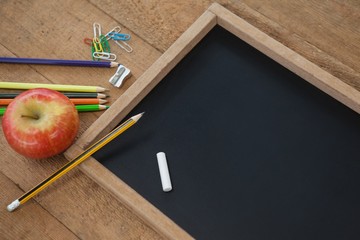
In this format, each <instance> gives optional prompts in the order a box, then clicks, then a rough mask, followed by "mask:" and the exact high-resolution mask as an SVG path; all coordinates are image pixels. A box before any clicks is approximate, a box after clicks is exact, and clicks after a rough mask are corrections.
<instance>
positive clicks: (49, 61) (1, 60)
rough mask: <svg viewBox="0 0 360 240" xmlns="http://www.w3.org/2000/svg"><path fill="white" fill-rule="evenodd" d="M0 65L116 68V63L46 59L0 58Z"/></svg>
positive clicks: (117, 64)
mask: <svg viewBox="0 0 360 240" xmlns="http://www.w3.org/2000/svg"><path fill="white" fill-rule="evenodd" d="M0 63H20V64H43V65H59V66H74V67H117V66H119V63H117V62H101V61H88V60H64V59H47V58H16V57H0Z"/></svg>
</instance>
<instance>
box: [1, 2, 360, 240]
mask: <svg viewBox="0 0 360 240" xmlns="http://www.w3.org/2000/svg"><path fill="white" fill-rule="evenodd" d="M212 2H218V3H220V4H222V5H223V6H225V7H227V8H228V9H230V10H231V11H232V12H233V13H235V14H236V15H238V16H240V17H242V18H244V19H245V20H246V21H248V22H249V23H251V24H252V25H254V26H255V27H257V28H259V29H260V30H262V31H263V32H265V33H267V34H268V35H270V36H271V37H273V38H274V39H276V40H278V41H279V42H281V43H283V44H284V45H286V46H287V47H289V48H290V49H292V50H294V51H295V52H297V53H299V54H300V55H302V56H304V57H305V58H306V59H308V60H310V61H311V62H313V63H315V64H316V65H317V66H319V67H321V68H322V69H324V70H326V71H328V72H329V73H331V74H332V75H334V76H336V77H337V78H339V79H340V80H342V81H343V82H345V83H347V84H349V85H351V86H354V87H355V88H357V89H358V90H360V61H359V60H360V59H359V56H360V54H359V51H360V50H359V49H360V47H359V44H360V41H359V40H360V37H359V36H360V33H359V24H358V22H359V20H360V19H359V12H360V11H359V8H360V4H359V2H358V1H356V0H347V1H340V0H335V1H315V0H311V1H304V0H302V1H290V0H275V1H271V0H266V1H263V0H243V1H237V0H217V1H213V0H200V1H189V0H182V1H175V2H174V1H170V0H163V1H161V2H159V1H154V0H140V1H134V0H130V1H114V0H105V1H100V0H91V1H85V0H80V1H70V0H64V1H55V0H50V1H42V0H34V1H20V0H14V1H8V0H4V1H1V8H0V15H1V21H0V28H1V32H0V55H1V56H18V57H48V58H67V59H90V50H89V48H88V46H86V45H84V44H83V42H82V40H83V38H84V37H91V36H92V34H93V33H92V24H93V23H94V22H99V23H101V25H102V26H103V29H104V31H106V30H108V29H111V28H112V27H114V26H116V25H121V26H122V27H123V30H122V32H126V33H130V34H131V36H132V39H131V42H130V44H131V46H132V47H133V48H134V52H133V53H132V54H127V53H125V52H123V51H121V50H120V49H118V47H117V46H116V45H114V44H113V43H111V47H112V50H113V52H114V53H116V54H117V55H118V60H119V62H121V63H123V64H124V65H125V66H127V67H128V68H130V69H131V71H132V74H133V76H132V77H131V78H130V79H128V80H127V81H126V82H125V85H124V86H123V87H122V88H121V89H117V88H113V87H112V86H111V85H109V83H108V79H109V78H110V77H111V76H112V75H113V73H114V71H113V70H109V69H94V68H69V67H50V66H35V65H29V66H26V65H22V66H18V65H10V64H2V65H0V73H1V74H0V81H23V82H33V81H34V82H44V83H49V82H53V83H62V84H67V83H71V84H86V85H102V86H104V87H108V88H110V92H109V93H110V94H111V98H110V99H109V100H110V103H111V104H112V103H114V102H115V101H116V99H118V98H119V97H121V96H123V95H124V93H125V92H126V90H127V89H129V88H130V87H131V86H132V85H134V84H135V83H136V82H137V80H138V79H139V78H140V76H142V74H143V73H144V72H145V71H146V70H147V69H148V68H149V67H150V66H151V65H152V64H153V63H154V62H155V61H156V60H157V59H158V58H159V57H160V56H161V54H162V53H164V52H165V51H166V50H167V49H168V48H169V47H170V46H171V44H173V43H174V42H175V41H176V39H177V38H178V37H179V36H180V35H181V34H182V33H183V32H184V31H185V30H186V29H187V28H188V27H189V26H190V25H191V24H192V23H193V22H194V21H195V20H196V19H197V18H198V17H199V16H200V15H201V14H202V13H203V12H204V11H205V10H206V9H207V8H208V7H209V6H210V4H211V3H212ZM0 91H1V90H0ZM125 95H126V94H125ZM128 97H130V96H128ZM123 98H124V99H126V98H125V96H124V97H123ZM116 114H119V113H116ZM122 114H123V113H120V114H119V116H122ZM101 115H103V112H97V113H82V114H81V117H80V120H81V130H80V132H79V137H80V136H82V134H83V133H85V132H86V131H87V129H88V128H89V127H90V126H91V125H92V124H93V123H94V122H95V121H96V119H97V118H98V117H100V116H101ZM120 118H121V117H119V119H120ZM0 146H1V148H0V154H1V156H2V157H1V158H0V164H1V167H0V179H1V180H0V182H1V194H2V195H1V196H2V200H1V202H2V210H0V213H1V216H0V234H1V236H5V239H6V238H7V239H42V238H49V239H52V238H53V239H58V238H57V237H58V236H60V237H59V239H73V238H75V239H76V238H81V239H160V238H161V236H160V235H159V234H157V233H156V232H155V231H154V230H153V229H152V228H151V227H150V226H149V225H148V224H146V223H145V222H144V221H143V220H141V219H140V218H139V217H138V216H137V215H136V214H133V213H132V212H131V211H130V210H131V209H129V208H127V207H125V205H124V204H123V203H121V202H119V201H117V198H116V197H114V196H112V195H111V194H109V193H108V192H107V191H105V190H104V189H103V188H102V187H100V186H99V185H98V184H97V183H96V182H94V181H93V180H92V179H90V178H89V177H87V176H86V175H85V174H84V173H83V172H81V171H79V170H75V171H74V172H71V173H69V175H67V176H65V177H64V178H63V179H60V180H59V182H57V183H56V184H54V185H53V186H51V187H49V188H48V189H47V190H46V191H44V192H43V193H41V194H40V195H38V196H37V197H36V198H35V199H33V200H31V201H29V202H28V203H27V205H24V206H23V207H22V208H21V209H19V211H17V212H14V213H12V214H8V213H5V212H4V207H5V206H6V205H7V204H8V203H9V201H12V200H14V199H15V198H16V197H18V196H19V195H18V194H21V192H23V191H26V190H28V189H29V188H31V187H33V186H34V185H35V184H37V183H38V182H39V181H41V180H43V178H44V177H47V176H48V175H49V174H51V173H52V172H53V171H54V170H56V169H58V167H60V166H62V165H63V164H64V163H65V162H66V161H67V160H66V159H65V158H64V157H63V156H58V157H55V158H51V159H47V160H45V161H33V160H30V159H26V158H23V157H21V156H19V155H18V154H17V153H15V152H14V151H12V150H11V149H10V148H9V146H8V145H7V143H6V141H5V139H4V136H3V133H2V131H0ZM77 150H79V149H77ZM3 196H4V197H3ZM29 212H31V213H32V212H35V213H36V214H37V216H38V218H36V219H33V217H30V215H29ZM15 214H16V216H15ZM21 218H22V219H24V221H21V220H19V219H21ZM29 219H31V220H29ZM15 220H16V221H20V222H19V223H18V225H17V227H16V229H14V230H13V232H12V233H6V234H7V235H6V234H3V233H4V231H5V230H7V229H8V227H10V226H12V223H13V222H12V221H15ZM30 223H31V224H33V225H31V224H30ZM40 223H42V224H40ZM40 225H43V226H40ZM3 226H4V227H3ZM44 229H45V230H44ZM33 230H43V232H44V233H43V235H41V233H36V232H33ZM10 234H11V235H10Z"/></svg>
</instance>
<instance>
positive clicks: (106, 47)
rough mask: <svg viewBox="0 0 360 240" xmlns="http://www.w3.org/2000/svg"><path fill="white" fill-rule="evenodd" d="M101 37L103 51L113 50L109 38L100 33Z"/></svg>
mask: <svg viewBox="0 0 360 240" xmlns="http://www.w3.org/2000/svg"><path fill="white" fill-rule="evenodd" d="M99 39H100V44H101V47H102V49H103V52H111V51H110V44H109V42H108V40H107V39H106V37H105V36H104V35H100V38H99Z"/></svg>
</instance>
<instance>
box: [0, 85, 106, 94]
mask: <svg viewBox="0 0 360 240" xmlns="http://www.w3.org/2000/svg"><path fill="white" fill-rule="evenodd" d="M0 88H5V89H33V88H49V89H53V90H57V91H64V92H95V93H97V92H105V91H106V90H107V89H106V88H103V87H97V86H78V85H62V84H47V83H18V82H0Z"/></svg>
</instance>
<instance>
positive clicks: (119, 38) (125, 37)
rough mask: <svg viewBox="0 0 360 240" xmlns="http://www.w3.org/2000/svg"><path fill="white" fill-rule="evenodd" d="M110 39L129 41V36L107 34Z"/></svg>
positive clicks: (115, 33)
mask: <svg viewBox="0 0 360 240" xmlns="http://www.w3.org/2000/svg"><path fill="white" fill-rule="evenodd" d="M107 36H109V37H110V38H111V39H113V40H115V41H129V40H130V38H131V36H130V35H129V34H125V33H118V32H110V33H108V34H107Z"/></svg>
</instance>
